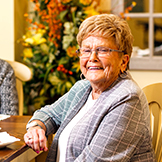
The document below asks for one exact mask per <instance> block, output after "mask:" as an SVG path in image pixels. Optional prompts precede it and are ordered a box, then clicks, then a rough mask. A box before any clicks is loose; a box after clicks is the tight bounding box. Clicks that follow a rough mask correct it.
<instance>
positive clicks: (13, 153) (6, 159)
mask: <svg viewBox="0 0 162 162" xmlns="http://www.w3.org/2000/svg"><path fill="white" fill-rule="evenodd" d="M30 118H31V116H11V117H10V118H7V119H5V120H2V121H0V127H1V128H2V129H1V130H0V131H1V132H3V131H6V132H7V133H9V134H10V135H11V136H14V137H16V138H19V139H20V141H16V142H14V143H12V144H10V145H8V146H7V147H5V148H3V149H0V162H2V161H3V162H10V161H12V160H13V159H14V158H16V157H17V156H19V155H20V154H22V153H23V152H25V151H26V150H28V149H29V147H28V146H26V145H25V143H24V134H25V133H26V124H27V122H28V121H29V119H30Z"/></svg>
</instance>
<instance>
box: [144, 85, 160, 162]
mask: <svg viewBox="0 0 162 162" xmlns="http://www.w3.org/2000/svg"><path fill="white" fill-rule="evenodd" d="M143 91H144V93H145V95H146V97H147V100H148V103H149V109H150V119H151V121H150V122H151V130H152V143H153V147H154V150H155V155H156V159H157V162H162V83H154V84H150V85H148V86H146V87H144V88H143Z"/></svg>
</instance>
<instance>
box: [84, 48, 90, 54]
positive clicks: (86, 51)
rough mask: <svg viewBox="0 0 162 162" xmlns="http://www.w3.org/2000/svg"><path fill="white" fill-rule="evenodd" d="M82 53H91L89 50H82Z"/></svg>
mask: <svg viewBox="0 0 162 162" xmlns="http://www.w3.org/2000/svg"><path fill="white" fill-rule="evenodd" d="M83 52H85V53H89V52H91V50H90V49H84V50H83Z"/></svg>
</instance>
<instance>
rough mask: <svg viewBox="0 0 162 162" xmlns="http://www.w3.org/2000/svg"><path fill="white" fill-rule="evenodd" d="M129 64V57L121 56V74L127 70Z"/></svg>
mask: <svg viewBox="0 0 162 162" xmlns="http://www.w3.org/2000/svg"><path fill="white" fill-rule="evenodd" d="M128 62H129V55H123V56H122V63H121V68H120V70H121V72H122V73H123V72H124V71H125V69H126V68H127V64H128Z"/></svg>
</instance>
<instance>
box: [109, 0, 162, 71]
mask: <svg viewBox="0 0 162 162" xmlns="http://www.w3.org/2000/svg"><path fill="white" fill-rule="evenodd" d="M111 3H112V5H113V4H114V3H115V2H114V0H112V1H111ZM119 3H120V6H122V7H121V8H120V9H119V8H118V11H113V13H115V14H116V13H117V12H118V14H119V13H120V12H124V0H120V2H119ZM148 3H149V12H146V13H143V12H142V13H141V12H140V13H139V12H138V13H127V14H126V13H124V16H125V17H130V18H148V23H149V25H148V27H149V29H148V34H149V35H148V39H149V40H148V48H149V50H150V54H149V56H145V57H131V58H130V70H162V56H154V55H153V54H154V19H155V18H162V13H154V0H149V1H148ZM121 4H122V5H121Z"/></svg>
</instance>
